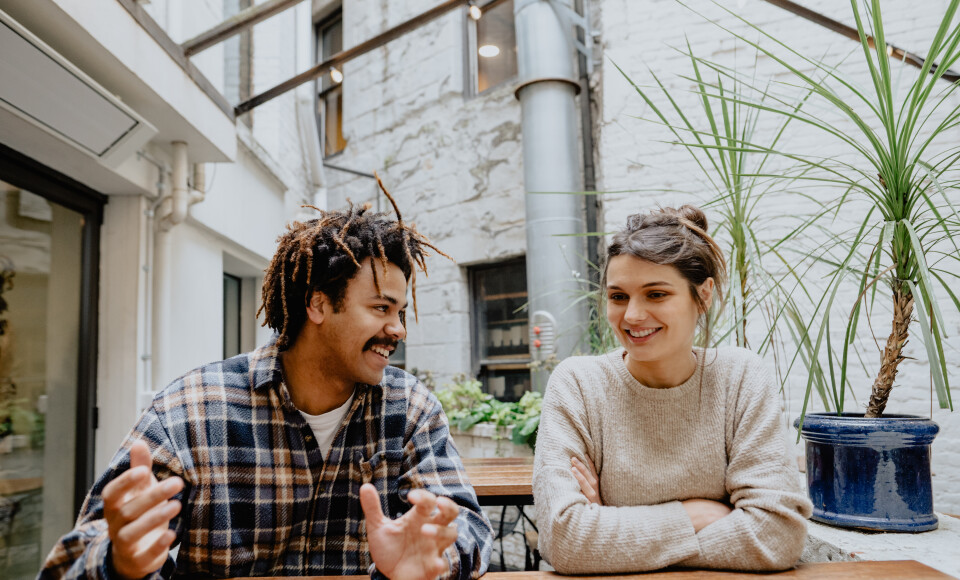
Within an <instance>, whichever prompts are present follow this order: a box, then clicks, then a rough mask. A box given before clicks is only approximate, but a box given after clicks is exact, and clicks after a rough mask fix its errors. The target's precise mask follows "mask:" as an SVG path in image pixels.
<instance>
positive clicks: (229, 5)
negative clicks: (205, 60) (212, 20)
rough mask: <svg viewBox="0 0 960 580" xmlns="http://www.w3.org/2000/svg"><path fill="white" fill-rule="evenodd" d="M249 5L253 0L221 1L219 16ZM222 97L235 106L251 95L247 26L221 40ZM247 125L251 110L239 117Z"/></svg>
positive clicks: (228, 15) (230, 14) (251, 66)
mask: <svg viewBox="0 0 960 580" xmlns="http://www.w3.org/2000/svg"><path fill="white" fill-rule="evenodd" d="M252 5H253V0H223V16H224V18H225V19H226V18H230V17H231V16H234V15H236V14H238V13H240V12H242V11H244V10H246V9H247V8H250V7H251V6H252ZM223 96H225V97H226V98H227V101H228V102H230V103H232V104H234V105H236V104H237V103H242V102H243V101H246V100H247V99H249V98H250V97H252V96H253V34H252V31H251V29H250V28H247V29H246V30H244V31H243V32H241V33H240V34H237V35H235V36H231V37H230V38H228V39H226V40H224V41H223ZM240 121H242V122H243V123H245V124H246V125H247V126H248V127H250V126H251V125H252V124H253V111H250V112H249V113H247V114H246V115H241V116H240Z"/></svg>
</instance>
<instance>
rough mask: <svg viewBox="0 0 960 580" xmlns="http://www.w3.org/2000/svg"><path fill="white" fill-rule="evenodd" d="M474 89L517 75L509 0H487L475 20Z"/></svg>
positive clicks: (515, 44) (511, 3)
mask: <svg viewBox="0 0 960 580" xmlns="http://www.w3.org/2000/svg"><path fill="white" fill-rule="evenodd" d="M475 58H476V61H477V92H479V93H482V92H483V91H485V90H487V89H489V88H491V87H495V86H497V85H499V84H500V83H502V82H504V81H507V80H510V79H512V78H513V77H515V76H517V35H516V29H515V27H514V23H513V0H505V1H503V2H497V3H494V4H490V5H488V6H487V7H485V8H484V10H483V17H482V18H480V20H478V21H477V54H476V55H475Z"/></svg>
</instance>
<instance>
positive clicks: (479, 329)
mask: <svg viewBox="0 0 960 580" xmlns="http://www.w3.org/2000/svg"><path fill="white" fill-rule="evenodd" d="M470 279H471V286H472V293H473V305H474V308H473V317H472V318H473V320H472V322H473V324H472V326H473V344H474V354H475V356H476V360H477V361H478V362H479V367H480V372H479V378H480V381H481V382H482V383H483V386H484V390H486V391H487V392H488V393H490V394H492V395H493V396H495V397H497V398H498V399H503V400H506V401H516V400H519V399H520V397H522V396H523V394H524V393H525V392H527V391H529V390H530V370H529V368H528V367H527V365H528V364H529V363H530V338H529V337H530V332H529V326H528V324H527V273H526V263H525V262H524V260H523V259H522V258H521V259H518V260H511V261H509V262H504V263H500V264H496V265H493V266H482V267H477V268H473V269H471V271H470Z"/></svg>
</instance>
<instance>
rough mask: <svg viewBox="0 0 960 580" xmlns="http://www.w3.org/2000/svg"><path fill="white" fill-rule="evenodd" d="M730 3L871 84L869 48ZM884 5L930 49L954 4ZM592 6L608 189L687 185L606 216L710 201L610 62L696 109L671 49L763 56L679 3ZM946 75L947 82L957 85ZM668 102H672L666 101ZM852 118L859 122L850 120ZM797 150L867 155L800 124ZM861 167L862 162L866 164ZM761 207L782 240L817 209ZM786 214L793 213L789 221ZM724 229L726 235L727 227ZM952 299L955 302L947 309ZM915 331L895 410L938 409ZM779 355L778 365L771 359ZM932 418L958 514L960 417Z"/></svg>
mask: <svg viewBox="0 0 960 580" xmlns="http://www.w3.org/2000/svg"><path fill="white" fill-rule="evenodd" d="M693 4H694V5H695V6H696V7H697V8H698V9H701V10H703V11H704V12H705V14H706V15H707V16H709V17H711V18H716V19H717V20H718V22H719V23H720V24H721V25H723V26H725V27H728V28H730V29H732V30H734V31H737V32H739V33H741V34H744V35H745V36H747V37H749V38H755V37H756V33H755V32H752V31H751V30H750V29H749V28H748V27H746V26H745V25H743V24H742V23H739V22H737V21H736V20H735V19H733V18H731V17H730V16H729V15H726V14H724V13H722V12H721V11H720V10H718V9H717V8H716V7H714V6H711V5H709V4H708V3H705V2H704V3H693ZM725 4H729V5H731V6H732V7H739V8H740V9H741V10H742V13H743V14H744V15H745V16H746V17H747V18H748V19H749V20H751V21H752V22H754V23H755V24H758V25H759V26H760V27H761V28H762V29H764V30H766V31H768V32H769V33H771V34H772V35H773V36H774V37H775V38H777V39H779V40H781V41H783V42H784V43H786V44H788V45H789V46H791V47H794V48H796V49H798V51H799V52H800V53H802V54H804V55H807V56H811V57H819V56H822V57H823V58H824V60H825V61H827V62H831V63H838V62H840V61H842V60H843V59H844V58H845V57H847V58H846V61H845V62H844V64H842V65H840V67H839V68H840V70H842V71H843V73H845V74H849V75H851V76H852V78H853V79H854V80H855V81H856V82H857V83H858V84H859V85H860V86H862V87H865V88H869V86H870V85H869V83H870V79H869V77H868V76H865V75H864V74H863V73H862V71H860V70H859V69H860V68H861V67H860V66H859V65H860V63H862V60H861V59H862V54H859V53H857V52H856V51H857V50H859V48H858V46H857V44H856V43H854V42H853V41H851V40H849V39H846V38H844V37H841V36H839V35H837V34H835V33H832V32H830V31H828V30H826V29H824V28H821V27H819V26H818V25H816V24H813V23H811V22H808V21H805V20H803V19H800V18H798V17H796V16H794V15H792V14H789V13H787V12H785V11H782V10H780V9H778V8H776V7H773V6H771V5H769V4H767V3H765V2H762V1H759V0H752V1H740V2H737V3H725ZM802 4H803V5H805V6H807V7H809V8H811V9H813V10H816V11H819V12H821V13H824V14H827V15H829V16H831V17H833V18H836V19H838V20H841V21H843V22H845V23H848V24H853V17H852V13H851V12H850V7H849V4H848V3H843V2H840V3H835V2H828V1H826V0H817V1H809V0H808V1H805V2H802ZM882 4H883V9H884V17H885V21H886V22H887V27H886V36H887V40H888V42H890V43H892V44H895V45H897V46H899V47H901V48H905V49H907V50H910V51H912V52H917V53H920V54H924V53H925V52H926V49H927V47H928V44H929V39H930V38H932V36H933V31H935V29H936V26H937V24H938V23H939V15H940V14H942V9H943V7H944V6H945V5H946V2H940V1H932V2H930V3H929V5H925V6H927V7H929V8H931V9H930V10H917V9H915V8H914V7H911V6H909V5H906V4H903V3H894V2H883V3H882ZM591 6H592V8H594V15H595V16H596V17H597V21H596V24H595V27H596V28H598V29H599V30H600V31H601V34H602V36H601V42H602V46H603V54H604V57H605V58H604V62H603V64H602V68H601V70H599V71H598V72H597V75H598V76H599V77H600V79H601V83H600V84H601V95H600V96H599V102H600V110H601V114H600V116H599V118H598V120H597V127H596V131H597V135H598V158H599V171H598V173H599V184H598V188H599V189H601V190H607V191H614V190H623V189H638V188H646V189H658V188H662V189H663V190H676V191H677V193H668V194H651V193H646V194H644V193H633V194H623V195H611V196H605V197H604V204H603V220H604V223H605V224H606V230H607V231H610V230H614V229H616V228H618V227H621V226H622V225H623V223H624V221H625V218H626V216H627V215H629V214H631V213H635V212H637V211H643V210H647V209H649V208H651V207H654V206H656V205H657V204H662V205H674V204H680V203H685V202H692V203H703V202H704V201H706V200H708V199H709V198H710V193H711V190H710V188H709V186H706V185H705V182H704V180H703V179H699V177H700V175H701V174H700V173H699V170H698V168H697V167H696V165H695V164H694V163H693V162H692V159H691V157H690V155H689V154H688V153H687V152H685V151H684V150H683V149H682V148H681V147H677V146H671V145H667V144H664V143H663V141H670V140H671V139H672V137H671V136H670V135H669V134H668V133H667V132H666V130H665V129H663V128H662V127H657V126H655V125H653V124H650V123H645V122H642V121H640V120H637V119H635V118H632V117H637V116H640V117H646V116H650V115H651V111H650V110H648V108H647V107H646V106H645V104H644V103H643V101H642V100H641V99H640V97H639V96H638V95H637V94H636V93H635V92H634V90H633V89H632V88H631V87H630V86H629V84H628V83H627V81H626V80H625V79H624V78H623V76H621V75H620V74H619V72H617V71H616V69H615V68H614V67H613V66H611V62H615V63H616V64H618V65H619V66H620V67H622V68H623V69H624V71H625V72H626V74H627V75H628V76H629V77H630V78H631V79H632V80H633V81H634V82H636V83H637V84H641V85H649V84H651V83H652V82H653V79H652V77H651V75H650V73H649V72H648V70H647V68H648V67H649V68H650V69H652V70H653V71H654V72H655V73H656V74H657V75H658V76H660V77H661V80H663V81H664V82H665V83H667V84H668V86H669V87H670V90H671V91H673V93H674V94H675V95H678V98H679V99H681V100H682V101H681V102H683V104H684V106H685V107H686V108H687V110H688V111H691V112H692V111H697V112H698V111H699V106H698V105H697V103H696V101H695V98H694V97H693V96H692V95H690V94H687V93H688V91H689V89H691V88H692V87H693V86H694V84H693V83H692V82H690V81H686V80H683V79H679V78H678V77H677V76H676V75H677V74H678V73H679V74H689V72H690V65H689V60H688V59H687V57H685V56H683V55H682V54H679V53H678V52H677V51H675V50H673V49H672V48H671V46H672V47H678V48H679V47H683V46H684V44H685V42H686V41H687V40H688V41H689V42H690V45H691V47H692V50H693V51H694V53H695V54H697V55H698V56H701V57H705V58H708V59H711V60H716V61H719V62H721V63H724V64H726V65H730V66H733V65H738V66H739V67H740V68H746V67H748V66H750V65H752V63H753V61H754V56H753V54H752V52H751V51H749V50H746V49H744V48H743V45H742V43H740V44H739V47H738V44H737V43H735V42H733V41H732V40H731V37H730V35H729V34H727V33H725V32H724V31H722V30H720V29H719V28H718V27H717V26H715V25H713V24H711V23H709V22H705V21H704V20H703V19H702V18H700V17H699V16H697V15H695V14H693V13H691V12H690V11H689V10H687V9H685V8H684V7H682V6H680V5H678V4H677V3H675V2H673V1H672V0H653V1H648V2H642V3H641V2H634V1H629V0H607V1H603V2H594V3H593V4H592V5H591ZM766 46H771V43H769V42H768V43H767V45H766ZM851 53H852V54H851ZM794 60H796V59H794ZM801 66H802V68H804V70H808V71H809V70H812V67H810V66H809V65H807V66H804V65H802V64H801ZM893 66H894V69H895V70H898V69H899V68H902V69H903V70H902V74H903V75H904V77H903V78H904V83H907V82H909V81H910V80H912V78H913V77H914V76H915V75H916V74H918V69H915V68H913V67H909V66H906V67H903V66H900V65H896V64H894V65H893ZM758 70H759V71H760V72H759V73H758V77H760V78H762V77H763V75H771V74H773V73H775V72H776V67H775V66H773V63H772V62H771V60H770V59H769V58H767V57H761V58H760V60H759V61H758ZM776 78H778V79H779V80H786V78H787V77H784V76H783V75H778V76H777V77H776ZM943 84H944V86H946V83H943ZM951 99H952V100H951V101H950V102H951V103H953V104H954V105H955V104H956V103H957V102H958V100H957V97H956V95H954V96H952V97H951ZM659 104H661V105H666V104H667V103H666V102H665V101H664V100H663V99H661V100H660V102H659ZM813 110H814V111H815V112H816V113H817V114H818V115H827V114H832V113H829V112H827V111H823V110H818V109H813ZM692 114H694V115H695V114H696V113H692ZM834 117H835V115H834ZM831 120H833V118H831ZM770 126H771V127H772V126H775V124H770ZM846 126H847V127H850V125H846ZM771 130H772V129H769V130H766V131H759V133H760V134H759V135H758V140H759V142H764V139H765V138H766V139H769V135H770V134H771V133H770V131H771ZM958 144H960V133H957V132H954V133H953V135H952V137H951V138H950V139H948V140H947V142H945V143H944V144H943V147H944V148H948V147H956V146H957V145H958ZM789 147H790V148H791V150H798V151H804V152H806V153H813V154H819V155H823V156H825V157H837V158H842V159H845V160H846V159H856V158H855V157H850V156H849V155H847V151H849V149H847V148H845V147H843V146H842V145H840V144H839V143H838V142H836V141H834V140H830V139H827V138H824V137H823V136H822V135H821V134H819V133H817V132H814V131H812V130H808V129H804V128H803V127H799V126H793V127H792V129H791V137H790V139H789ZM859 165H860V166H861V167H862V166H863V164H862V163H860V164H859ZM681 192H682V193H681ZM807 193H809V194H810V195H812V196H814V197H816V198H819V199H829V197H830V196H833V195H836V191H826V190H824V189H822V188H818V189H816V190H808V191H807ZM950 195H951V200H952V202H953V203H954V204H956V203H957V202H958V201H960V195H958V194H957V190H953V191H952V192H951V193H950ZM864 207H865V204H864V203H863V202H862V201H861V200H858V199H854V200H852V201H851V203H849V204H847V205H845V206H844V209H843V211H842V212H841V213H840V216H839V219H838V220H837V221H836V222H834V223H833V224H832V225H831V227H832V229H833V231H834V232H840V231H845V230H848V229H849V228H852V227H855V226H857V224H858V223H859V222H857V221H856V220H857V219H858V218H859V219H862V217H863V215H864V213H863V209H864ZM759 211H760V214H761V215H762V216H764V219H763V220H762V221H761V222H758V223H759V225H760V228H759V229H760V235H761V236H763V237H765V238H766V239H767V240H773V239H777V237H778V236H779V235H782V233H783V232H784V231H786V230H784V229H783V228H784V226H785V224H786V223H787V222H789V218H791V216H797V215H802V214H806V213H809V212H810V211H811V207H810V203H809V202H808V201H804V200H802V199H801V198H800V197H798V196H795V195H774V196H771V197H769V198H764V201H763V202H762V203H761V204H760V206H759ZM707 213H708V217H709V218H710V219H711V222H712V224H714V225H715V224H716V223H717V221H718V215H717V213H716V212H713V211H708V212H707ZM785 217H786V218H788V219H787V220H785V219H784V218H785ZM720 237H721V238H722V237H723V236H722V234H721V236H720ZM814 242H815V240H814ZM766 265H767V267H768V268H770V269H771V270H774V269H776V268H777V266H776V265H774V264H771V263H766ZM818 273H819V272H818V271H814V272H812V274H814V275H817V274H818ZM819 284H820V282H814V283H813V285H812V288H814V289H816V288H818V287H819ZM855 296H856V288H855V287H850V288H847V289H845V290H844V291H842V292H841V293H840V294H839V295H838V297H837V299H836V303H837V304H838V305H842V307H840V308H838V313H840V314H842V313H843V312H844V311H849V308H850V305H851V304H852V303H853V300H854V298H855ZM940 299H941V305H942V307H943V309H944V314H945V316H946V318H947V328H946V329H945V330H946V333H947V334H948V335H949V338H948V339H947V341H946V344H945V345H944V346H945V349H946V350H947V352H948V362H947V364H948V373H949V377H950V380H951V382H952V383H953V384H958V383H960V358H958V357H956V356H950V355H949V353H956V352H957V350H958V348H960V340H958V338H957V334H958V332H957V331H958V330H960V316H958V315H957V313H956V311H955V309H953V308H952V303H951V302H950V299H949V297H947V296H941V297H940ZM887 302H888V301H884V300H878V302H877V308H876V311H875V313H874V316H872V317H871V322H872V325H873V329H874V331H875V332H876V335H877V340H878V341H879V342H880V344H883V342H885V340H886V336H887V334H888V333H889V331H890V320H891V317H890V313H889V312H890V311H889V308H888V307H887ZM948 305H951V306H950V307H948ZM950 310H953V312H951V313H948V311H950ZM762 327H763V324H762V323H759V322H757V323H754V324H751V328H750V329H749V330H748V336H751V337H752V338H753V341H754V344H756V343H757V342H759V340H760V337H759V336H758V335H759V334H760V332H759V331H760V330H761V329H762ZM913 330H914V331H915V333H914V335H913V336H912V337H911V340H910V342H909V344H908V346H907V354H908V356H909V357H911V358H910V359H908V360H906V361H905V362H904V363H903V364H902V365H901V366H900V374H899V376H898V381H897V387H896V388H895V389H894V391H893V394H892V396H891V399H890V405H889V410H890V412H899V413H915V414H920V415H925V416H929V415H930V408H931V405H930V401H931V394H930V382H929V375H928V371H927V367H926V364H925V360H926V353H925V350H924V348H923V346H922V342H921V337H919V336H918V335H917V333H918V332H919V328H918V327H917V326H914V328H913ZM832 331H833V339H834V341H835V344H839V343H840V342H841V341H842V337H843V333H844V327H843V326H842V325H841V324H839V323H838V324H835V325H833V328H832ZM855 344H856V347H857V350H858V353H859V354H860V356H862V358H863V360H864V361H865V362H866V364H867V366H868V368H869V369H870V374H869V375H868V374H866V373H864V372H863V371H860V372H855V373H853V374H852V376H851V381H852V383H853V388H854V393H855V395H856V401H855V402H852V401H850V402H848V404H847V405H846V408H847V410H848V411H854V410H861V409H862V408H863V407H864V406H865V404H866V400H867V398H868V396H869V385H870V383H872V378H873V374H872V373H873V372H875V371H876V369H877V368H878V366H879V355H878V350H877V347H876V345H875V343H874V341H873V340H872V338H870V337H869V336H866V335H863V336H861V337H860V339H858V340H857V341H856V343H855ZM771 364H773V361H772V360H771ZM854 364H856V363H854ZM796 368H797V367H795V369H796ZM805 385H806V375H805V373H803V372H802V371H799V372H798V371H797V370H794V371H793V372H791V373H790V376H789V383H788V388H787V390H786V392H785V397H784V399H785V400H784V404H785V411H786V413H785V415H786V416H787V417H788V419H789V420H790V421H792V419H793V418H794V417H796V416H797V415H798V414H799V412H800V409H801V404H802V396H803V391H804V388H805ZM811 405H812V406H813V407H814V408H815V409H820V408H822V405H821V403H820V401H819V399H818V398H817V397H814V399H813V400H812V402H811ZM933 419H934V420H935V421H937V422H938V423H939V424H940V426H941V432H940V435H939V437H938V438H937V440H936V441H935V443H934V446H933V447H934V454H933V469H934V474H935V475H934V494H935V504H936V509H938V510H940V511H945V512H953V513H956V512H958V511H960V451H958V449H960V445H958V444H960V414H957V413H952V414H951V413H949V412H948V411H942V410H939V409H934V410H933Z"/></svg>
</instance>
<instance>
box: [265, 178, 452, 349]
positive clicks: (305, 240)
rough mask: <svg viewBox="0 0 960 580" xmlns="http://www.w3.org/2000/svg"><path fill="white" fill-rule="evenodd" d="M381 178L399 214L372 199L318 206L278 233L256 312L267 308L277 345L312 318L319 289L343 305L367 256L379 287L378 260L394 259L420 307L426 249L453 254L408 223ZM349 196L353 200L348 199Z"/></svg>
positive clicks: (290, 339) (336, 306)
mask: <svg viewBox="0 0 960 580" xmlns="http://www.w3.org/2000/svg"><path fill="white" fill-rule="evenodd" d="M377 183H378V184H379V185H380V188H381V189H382V190H383V192H384V193H385V194H386V196H387V198H388V199H389V200H390V202H391V204H393V209H394V211H395V212H396V214H397V219H396V220H393V219H390V218H389V217H388V216H387V214H385V213H372V212H369V211H368V210H369V209H370V204H369V203H367V204H364V205H361V206H356V207H355V206H354V205H353V204H352V203H351V204H350V207H349V208H347V209H342V210H336V211H324V210H320V209H317V208H315V207H313V206H306V207H310V208H312V209H315V210H316V211H317V212H319V214H320V217H318V218H316V219H312V220H309V221H307V222H293V223H291V224H289V225H288V226H287V231H286V232H285V233H284V234H283V235H281V236H280V237H279V238H277V252H276V253H275V254H274V255H273V260H271V262H270V266H269V267H268V268H267V270H266V274H265V276H264V278H263V304H262V305H261V306H260V309H259V310H258V311H257V316H259V315H260V312H261V311H262V312H263V313H264V321H263V325H264V326H269V327H270V328H272V329H273V330H276V331H277V332H278V333H279V334H280V336H279V338H278V339H277V348H278V349H279V350H286V349H287V348H288V347H289V346H290V345H291V344H292V343H293V341H294V339H296V337H297V335H298V334H299V333H300V329H301V328H303V325H304V323H305V322H306V320H307V312H306V305H307V303H308V302H309V300H310V297H311V296H312V295H313V292H314V291H320V292H323V293H324V294H325V295H326V296H327V297H328V298H329V299H330V301H331V303H332V304H333V309H334V311H335V312H339V311H340V309H341V308H342V307H343V299H344V295H345V292H346V289H347V283H348V282H349V281H350V280H351V279H352V278H353V277H354V276H356V274H357V272H359V271H360V266H361V263H362V262H363V261H364V260H366V259H367V258H373V259H372V260H371V262H370V266H371V269H372V270H373V282H374V284H375V285H376V288H377V291H379V290H380V282H379V278H378V276H377V267H376V264H377V263H378V262H379V263H380V264H381V265H382V266H383V270H382V271H383V272H386V268H387V264H388V263H391V264H395V265H396V266H398V267H399V268H400V270H402V271H403V276H404V278H406V279H407V280H410V282H411V292H412V295H413V296H412V298H413V312H414V316H416V313H417V285H416V274H417V272H416V271H417V270H418V269H419V270H422V271H423V273H424V274H426V273H427V266H426V263H425V262H424V258H425V257H426V256H428V255H429V254H428V253H427V249H428V248H429V249H432V250H434V251H436V252H437V253H438V254H440V255H442V256H444V257H446V258H449V259H451V260H452V258H450V256H447V255H446V254H444V253H443V252H441V251H440V250H438V249H437V248H436V247H435V246H434V245H433V244H432V243H430V241H429V240H428V239H427V238H426V236H424V235H423V234H421V233H419V232H418V231H417V230H416V228H415V227H414V225H413V224H406V223H404V221H403V218H402V217H400V210H399V209H398V208H397V204H396V202H395V201H394V199H393V197H392V196H391V195H390V193H389V192H387V190H386V189H385V188H384V187H383V183H382V182H381V181H380V178H379V177H378V178H377ZM348 201H349V200H348Z"/></svg>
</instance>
